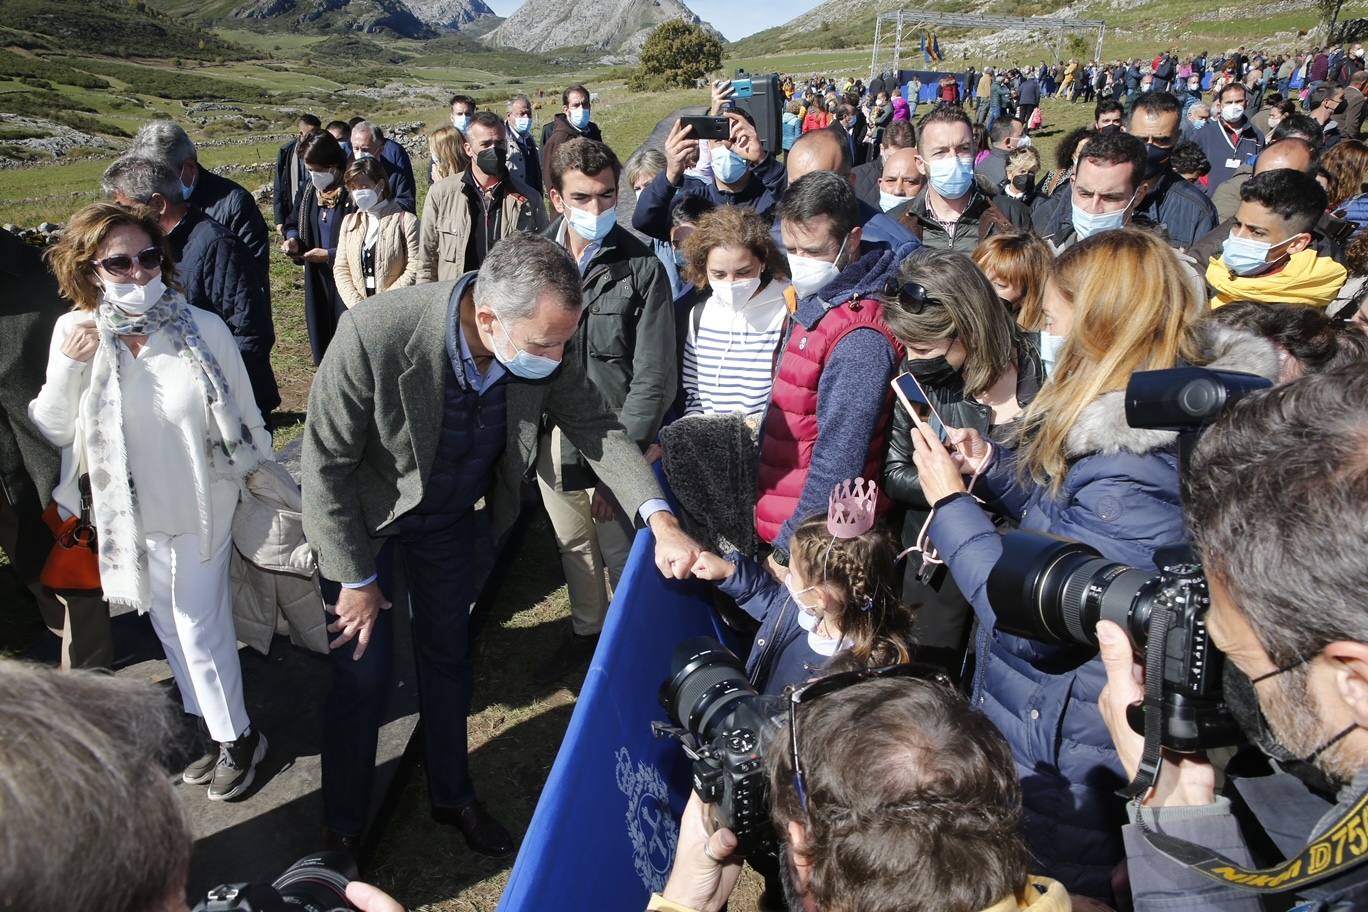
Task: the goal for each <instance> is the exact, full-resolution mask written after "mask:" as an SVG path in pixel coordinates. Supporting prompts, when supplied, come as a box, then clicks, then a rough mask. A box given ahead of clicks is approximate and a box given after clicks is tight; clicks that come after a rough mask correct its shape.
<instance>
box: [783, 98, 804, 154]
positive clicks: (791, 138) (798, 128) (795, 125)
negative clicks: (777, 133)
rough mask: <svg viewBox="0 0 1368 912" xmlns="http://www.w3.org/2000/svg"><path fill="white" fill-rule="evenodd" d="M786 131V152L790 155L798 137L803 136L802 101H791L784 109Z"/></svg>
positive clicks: (784, 127)
mask: <svg viewBox="0 0 1368 912" xmlns="http://www.w3.org/2000/svg"><path fill="white" fill-rule="evenodd" d="M783 129H784V141H783V146H784V152H785V154H787V153H788V150H789V149H792V148H793V144H794V143H796V142H797V141H798V137H800V136H802V135H803V103H802V102H800V101H790V102H789V103H788V105H787V106H785V108H784V118H783Z"/></svg>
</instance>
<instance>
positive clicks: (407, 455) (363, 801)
mask: <svg viewBox="0 0 1368 912" xmlns="http://www.w3.org/2000/svg"><path fill="white" fill-rule="evenodd" d="M582 306H583V305H582V298H581V291H580V275H579V270H578V268H577V267H576V265H575V262H574V260H572V259H571V258H570V257H569V255H567V254H566V252H565V251H564V249H562V248H561V247H560V246H558V245H557V244H555V243H554V242H552V241H550V240H547V239H544V238H539V237H535V236H532V235H527V234H515V235H511V236H510V237H508V238H505V239H504V240H502V241H500V242H499V243H498V244H496V245H495V247H494V248H493V249H492V250H491V251H490V253H489V255H488V257H487V258H486V259H485V262H484V264H483V266H482V267H481V269H480V271H479V272H478V273H468V274H467V275H465V276H462V277H461V278H460V279H457V280H454V281H447V282H437V283H433V284H428V285H419V286H417V287H414V288H405V289H399V290H396V291H392V292H387V293H385V294H383V295H379V296H377V297H376V298H374V299H373V300H371V301H367V302H366V303H365V304H362V305H360V306H358V307H356V308H354V309H353V310H351V311H349V312H348V313H347V314H346V315H344V317H343V318H342V320H341V322H340V323H339V324H338V328H337V334H336V336H335V337H334V338H333V342H332V345H331V346H330V347H329V349H328V354H327V357H325V358H324V359H323V363H322V365H320V367H319V370H318V375H317V376H316V377H315V378H314V383H313V390H312V392H311V394H310V397H309V416H308V420H307V422H306V424H305V431H304V452H303V488H304V529H305V532H306V533H307V535H308V537H309V541H310V542H312V544H313V547H314V548H315V549H316V551H317V552H318V561H319V566H320V568H321V570H322V573H323V576H324V577H326V578H327V579H329V580H336V581H337V582H338V583H340V584H341V589H340V591H338V590H337V589H336V588H335V587H334V588H332V591H331V592H327V591H325V596H326V597H327V598H328V601H329V602H335V607H334V609H333V611H334V613H335V618H333V619H332V620H333V623H332V625H331V627H330V630H331V631H332V632H333V633H336V634H337V637H336V639H335V640H334V641H333V643H332V647H333V649H334V650H335V651H334V652H333V671H334V674H333V686H332V692H331V693H330V695H329V697H328V706H327V708H326V710H325V714H324V719H325V725H324V742H323V798H324V808H325V813H326V818H327V829H328V834H329V839H330V844H331V845H333V846H334V847H337V848H342V849H349V850H353V851H354V849H355V846H356V844H357V841H358V839H359V837H360V835H361V830H362V828H363V827H364V824H365V820H366V810H367V808H368V807H369V799H370V788H371V776H372V772H373V769H374V761H375V747H376V737H377V732H378V729H379V725H380V722H381V718H382V713H383V711H384V696H385V692H386V689H387V684H388V680H389V673H390V666H391V663H392V648H393V647H392V633H391V626H392V625H391V622H390V612H388V611H383V610H382V609H383V608H386V607H388V604H389V603H388V601H387V599H386V596H387V594H388V593H389V592H391V591H392V590H391V588H390V586H391V581H392V580H391V577H392V572H391V571H392V569H393V568H394V564H395V562H396V561H397V562H398V563H399V565H400V567H402V571H403V577H404V582H405V589H406V591H407V593H408V598H409V608H410V611H411V615H412V618H413V643H414V652H415V661H416V664H417V669H418V680H419V699H420V709H421V713H422V716H423V719H424V726H423V730H424V741H425V744H426V751H427V770H428V784H429V793H430V796H431V801H432V810H433V816H434V817H435V818H436V819H437V820H438V821H440V822H443V823H450V824H454V825H456V826H457V827H458V828H459V829H460V830H461V832H462V834H463V835H464V836H465V838H466V842H467V844H468V845H469V846H470V847H471V849H473V850H474V851H476V852H479V853H482V854H486V855H493V856H502V855H507V854H509V853H510V852H512V850H513V848H514V846H513V840H512V838H511V837H510V836H509V834H508V832H507V831H506V830H505V829H504V828H503V827H502V826H501V825H500V824H499V823H498V822H497V821H496V820H495V819H494V818H493V816H491V815H490V814H489V812H488V811H486V810H485V809H484V808H483V807H482V806H481V805H480V803H479V802H478V801H476V800H475V790H474V786H473V784H472V783H471V780H470V775H469V771H468V768H467V758H466V715H467V713H468V711H469V708H470V692H471V670H470V655H469V649H468V643H467V622H468V619H469V608H470V605H471V603H473V602H474V600H475V598H476V596H477V595H478V593H479V588H480V585H481V583H482V582H483V577H484V573H485V572H486V568H487V566H488V565H489V563H490V561H489V557H488V556H489V554H490V553H491V551H492V546H493V545H495V544H496V543H497V542H498V541H500V540H501V539H502V538H503V537H504V535H505V534H506V533H507V532H508V531H509V529H510V528H511V527H512V525H513V522H514V520H515V519H516V517H517V513H518V507H519V504H520V501H521V493H522V488H523V485H524V484H525V483H528V482H529V480H530V479H532V478H534V469H535V465H536V457H537V446H538V436H539V430H540V427H541V422H542V418H543V415H545V416H548V417H549V418H550V419H551V420H552V421H553V422H554V423H555V424H556V426H558V427H559V428H561V430H562V432H563V433H564V435H565V436H566V438H568V439H569V440H570V441H571V442H572V443H573V444H574V446H575V447H576V448H578V449H579V451H580V452H581V453H582V454H583V455H584V457H585V458H586V459H587V460H588V462H589V464H590V466H591V467H592V469H593V471H594V472H595V474H596V476H597V477H598V478H600V479H601V480H602V481H603V482H604V483H605V484H607V485H608V487H609V488H610V489H611V490H612V492H613V494H614V496H615V497H616V498H617V501H618V503H619V504H620V505H621V506H622V507H623V509H624V511H626V512H627V513H628V514H629V515H631V516H634V517H640V519H641V521H642V522H644V523H646V524H648V525H649V526H650V527H651V530H652V532H653V533H654V534H655V538H656V553H655V559H656V565H657V566H658V567H659V568H660V571H661V572H662V573H663V574H665V575H666V576H668V577H673V578H676V579H683V578H685V577H686V576H687V575H688V573H689V569H690V567H691V566H692V565H693V562H694V559H695V558H696V557H697V555H698V552H699V550H700V547H699V545H698V544H697V543H696V542H694V541H693V540H692V539H691V538H689V537H688V536H687V535H686V534H685V533H684V532H683V531H682V530H681V529H680V527H679V524H678V522H677V521H676V519H675V517H674V516H673V515H672V514H671V513H670V512H669V509H668V507H667V506H666V504H665V501H664V500H663V498H662V495H661V492H660V488H659V486H658V485H657V484H656V481H655V476H654V475H653V474H652V472H651V470H650V468H649V467H648V466H647V464H646V461H645V460H644V459H643V457H642V455H641V450H640V449H639V448H638V446H637V445H636V443H634V442H633V441H632V440H631V439H630V438H628V436H627V434H626V432H625V431H624V430H623V428H622V426H621V425H620V424H619V423H618V421H617V419H616V418H615V417H614V413H613V411H612V410H611V409H609V407H608V405H607V404H606V403H605V402H604V400H603V398H602V397H601V396H600V395H599V393H598V391H597V390H596V389H595V388H594V387H593V386H592V385H591V384H590V383H589V382H588V381H587V379H586V378H585V375H584V372H583V368H582V367H580V366H579V365H578V359H575V358H567V357H564V354H565V348H566V345H567V344H568V343H569V342H570V340H571V338H572V337H573V336H574V335H575V332H576V329H577V327H578V326H579V322H580V317H581V312H582ZM349 643H350V644H351V645H350V646H348V645H347V644H349ZM344 647H345V648H344Z"/></svg>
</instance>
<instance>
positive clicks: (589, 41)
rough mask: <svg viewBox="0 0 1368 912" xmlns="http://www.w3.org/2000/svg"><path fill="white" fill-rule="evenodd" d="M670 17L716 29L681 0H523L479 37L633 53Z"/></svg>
mask: <svg viewBox="0 0 1368 912" xmlns="http://www.w3.org/2000/svg"><path fill="white" fill-rule="evenodd" d="M670 19H683V20H685V21H687V22H696V23H701V24H702V25H704V26H705V27H707V28H708V29H709V30H710V31H714V33H715V30H714V29H713V28H712V26H710V25H708V24H707V23H705V22H702V21H701V20H700V19H699V18H698V16H697V15H696V14H695V13H694V11H693V10H691V9H689V8H688V7H687V6H685V5H684V4H683V3H682V2H680V0H527V2H526V3H524V4H523V5H522V6H520V7H519V8H518V10H517V12H515V13H514V14H513V15H511V16H509V17H508V18H507V19H506V20H504V21H503V23H501V24H500V25H499V27H498V28H496V29H494V30H493V31H491V32H490V33H489V34H487V35H485V36H484V38H483V39H482V40H483V41H484V42H485V43H486V44H489V45H492V46H494V47H512V48H518V49H519V50H523V51H528V52H531V53H540V52H544V51H551V50H555V49H556V48H564V47H580V46H587V47H594V48H601V49H602V50H604V51H607V52H611V53H614V54H617V55H621V56H624V57H634V56H635V55H636V54H637V53H639V52H640V51H641V46H642V45H643V44H645V43H646V39H647V38H648V37H650V35H651V32H652V31H653V30H654V29H655V27H656V26H657V25H659V24H660V23H662V22H665V21H667V20H670ZM718 37H719V38H720V37H721V36H720V35H719V36H718Z"/></svg>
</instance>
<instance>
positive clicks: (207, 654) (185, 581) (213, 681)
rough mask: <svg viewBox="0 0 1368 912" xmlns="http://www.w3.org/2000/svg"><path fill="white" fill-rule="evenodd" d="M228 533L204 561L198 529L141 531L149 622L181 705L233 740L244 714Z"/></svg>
mask: <svg viewBox="0 0 1368 912" xmlns="http://www.w3.org/2000/svg"><path fill="white" fill-rule="evenodd" d="M232 547H233V542H232V538H231V537H228V536H225V540H224V542H223V544H222V545H221V546H219V549H218V550H217V551H215V552H214V555H213V556H212V557H211V558H210V559H209V560H208V561H201V560H200V547H199V536H197V535H176V536H169V535H161V534H159V533H153V534H150V535H148V536H147V568H148V574H149V579H148V581H149V583H150V584H151V585H150V588H151V596H152V597H151V603H152V604H151V607H150V609H149V611H148V614H150V615H151V617H152V629H153V630H155V631H156V632H157V638H158V639H160V640H161V644H162V649H164V650H165V651H166V661H167V663H168V664H169V665H170V666H171V674H172V675H173V676H175V679H176V686H177V687H179V688H180V693H181V702H182V704H183V705H184V706H185V711H186V712H188V713H190V714H191V715H194V716H203V717H204V721H205V724H206V725H208V726H209V735H210V737H212V738H213V739H214V740H215V741H219V742H224V741H234V740H236V739H237V738H238V736H239V735H242V734H243V733H244V732H246V730H247V727H248V725H249V723H250V720H249V719H248V718H247V705H246V704H245V703H244V702H243V699H242V665H241V664H240V663H239V662H238V647H237V631H236V628H235V627H234V626H233V590H232V585H231V581H230V579H229V576H228V557H229V554H230V549H231V548H232Z"/></svg>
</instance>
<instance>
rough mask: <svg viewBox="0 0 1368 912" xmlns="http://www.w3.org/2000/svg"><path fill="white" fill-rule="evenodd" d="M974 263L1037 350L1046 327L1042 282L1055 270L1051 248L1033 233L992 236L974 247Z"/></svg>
mask: <svg viewBox="0 0 1368 912" xmlns="http://www.w3.org/2000/svg"><path fill="white" fill-rule="evenodd" d="M974 263H975V265H977V266H978V268H979V269H981V270H983V274H984V275H985V276H987V277H988V281H989V282H990V283H992V286H993V290H994V291H996V292H997V296H998V300H999V301H1001V302H1002V303H1003V304H1004V305H1005V306H1006V308H1007V311H1008V312H1009V313H1010V314H1011V315H1012V316H1013V317H1014V318H1015V319H1016V324H1017V326H1019V327H1021V329H1022V330H1024V331H1025V332H1026V333H1028V334H1029V337H1030V338H1031V342H1032V344H1034V345H1035V346H1036V350H1037V351H1039V350H1040V345H1039V336H1040V330H1041V329H1043V328H1044V327H1045V311H1044V310H1043V309H1041V300H1042V299H1043V298H1044V296H1045V282H1046V280H1047V279H1048V278H1049V276H1050V270H1051V269H1052V268H1054V255H1053V254H1052V253H1050V245H1049V244H1048V243H1046V242H1045V241H1043V240H1041V239H1040V238H1039V237H1037V236H1036V235H1034V234H1026V233H1016V232H1004V233H1002V234H995V235H992V236H991V237H987V238H985V239H984V240H982V241H981V242H979V245H978V247H976V248H974Z"/></svg>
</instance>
